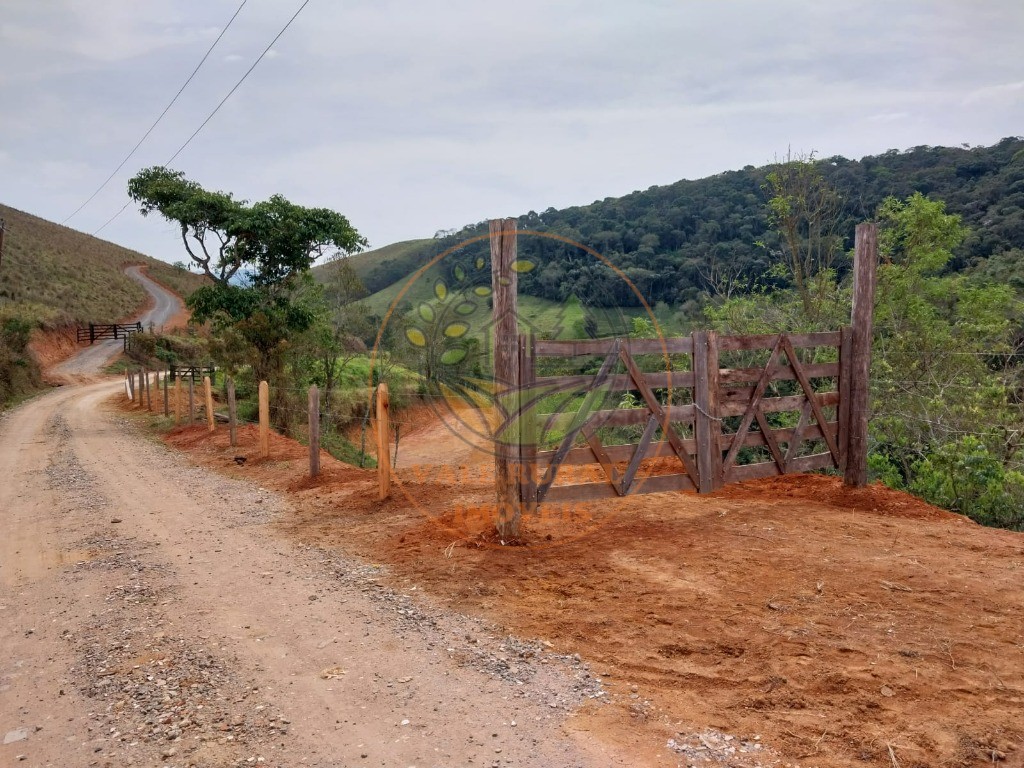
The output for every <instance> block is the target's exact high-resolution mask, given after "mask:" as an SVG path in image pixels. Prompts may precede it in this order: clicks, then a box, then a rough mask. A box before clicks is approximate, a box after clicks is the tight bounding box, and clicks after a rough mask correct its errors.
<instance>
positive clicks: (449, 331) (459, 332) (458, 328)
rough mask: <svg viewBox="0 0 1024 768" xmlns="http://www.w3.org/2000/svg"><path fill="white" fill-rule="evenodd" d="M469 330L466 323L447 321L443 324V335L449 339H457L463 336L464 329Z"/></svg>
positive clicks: (464, 333)
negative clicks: (447, 322)
mask: <svg viewBox="0 0 1024 768" xmlns="http://www.w3.org/2000/svg"><path fill="white" fill-rule="evenodd" d="M468 330H469V326H468V325H467V324H466V323H460V322H455V323H449V324H448V325H446V326H445V329H444V335H445V336H447V337H448V338H449V339H457V338H459V337H460V336H465V335H466V331H468Z"/></svg>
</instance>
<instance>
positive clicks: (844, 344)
mask: <svg viewBox="0 0 1024 768" xmlns="http://www.w3.org/2000/svg"><path fill="white" fill-rule="evenodd" d="M840 333H841V334H842V341H841V343H840V345H839V416H838V418H839V433H838V435H837V437H836V442H838V443H839V453H840V460H839V468H840V469H841V470H843V472H845V471H846V457H847V456H848V455H849V453H850V451H849V448H850V445H849V443H850V362H851V361H850V358H851V354H850V352H851V349H852V343H853V334H852V333H851V329H850V327H849V326H846V327H844V328H843V329H842V330H841V331H840Z"/></svg>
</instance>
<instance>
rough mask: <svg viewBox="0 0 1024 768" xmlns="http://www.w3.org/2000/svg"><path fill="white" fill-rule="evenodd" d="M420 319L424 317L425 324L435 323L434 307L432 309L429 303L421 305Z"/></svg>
mask: <svg viewBox="0 0 1024 768" xmlns="http://www.w3.org/2000/svg"><path fill="white" fill-rule="evenodd" d="M420 317H422V318H423V320H424V321H425V322H428V323H432V322H434V309H433V307H431V306H430V305H429V304H427V303H423V304H420Z"/></svg>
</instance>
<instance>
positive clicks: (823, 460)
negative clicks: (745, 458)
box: [728, 453, 835, 483]
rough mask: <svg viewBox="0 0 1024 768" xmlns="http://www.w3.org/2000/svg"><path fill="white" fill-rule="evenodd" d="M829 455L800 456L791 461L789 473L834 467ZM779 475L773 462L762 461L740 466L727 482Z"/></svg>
mask: <svg viewBox="0 0 1024 768" xmlns="http://www.w3.org/2000/svg"><path fill="white" fill-rule="evenodd" d="M834 466H835V462H834V461H833V460H832V454H831V453H814V454H811V455H810V456H800V457H798V458H796V459H793V461H792V463H791V465H790V471H791V472H811V471H813V470H815V469H827V468H828V467H834ZM778 474H779V468H778V466H777V465H776V464H775V462H774V461H762V462H759V463H757V464H741V465H739V466H736V467H733V468H732V469H731V470H730V471H729V476H728V479H729V482H730V483H738V482H740V481H742V480H754V479H756V478H759V477H774V476H775V475H778Z"/></svg>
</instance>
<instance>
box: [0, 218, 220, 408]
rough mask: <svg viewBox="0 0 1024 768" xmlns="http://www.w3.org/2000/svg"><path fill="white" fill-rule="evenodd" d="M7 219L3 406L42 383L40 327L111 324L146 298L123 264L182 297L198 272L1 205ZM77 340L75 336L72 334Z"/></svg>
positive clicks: (0, 277)
mask: <svg viewBox="0 0 1024 768" xmlns="http://www.w3.org/2000/svg"><path fill="white" fill-rule="evenodd" d="M0 219H3V221H4V223H5V225H6V232H5V236H4V249H3V254H2V259H0V408H3V407H4V406H5V405H6V404H9V403H11V402H13V401H16V400H17V399H19V398H21V397H24V396H26V395H29V394H31V393H32V392H34V391H36V390H37V389H38V388H39V387H41V386H42V377H41V373H40V366H39V364H38V363H37V361H36V358H35V357H34V355H33V354H31V353H30V352H29V342H30V339H31V338H32V337H33V335H34V334H37V333H38V331H39V330H40V329H51V330H53V333H52V334H51V339H54V338H63V337H66V336H67V332H66V331H64V330H61V329H63V328H65V327H66V326H69V325H72V324H77V323H84V322H89V321H93V322H106V323H109V322H115V321H118V320H122V319H127V318H128V317H131V316H132V315H133V314H135V313H136V312H138V311H139V310H140V309H141V308H142V307H143V306H144V305H145V302H146V300H147V298H148V294H147V293H146V292H145V290H143V288H142V286H140V285H139V284H138V283H136V282H135V281H134V280H132V279H131V278H130V277H128V276H127V275H125V274H124V272H123V268H124V267H125V266H128V265H133V264H144V265H145V266H146V268H147V269H146V271H147V272H148V273H149V275H150V276H151V277H152V278H153V279H154V280H156V281H158V282H160V283H163V284H164V285H166V286H167V287H169V288H171V289H172V290H174V291H176V292H178V293H179V294H181V295H182V296H187V295H188V294H189V293H191V292H192V291H194V290H195V289H196V288H198V287H199V286H200V285H202V284H203V278H200V277H199V276H198V275H193V274H190V273H188V272H186V271H184V270H181V269H178V268H177V267H172V266H171V265H169V264H166V263H164V262H162V261H158V260H157V259H153V258H151V257H149V256H145V255H143V254H141V253H138V252H137V251H132V250H129V249H127V248H122V247H121V246H119V245H115V244H114V243H110V242H107V241H106V240H100V239H99V238H96V237H92V236H91V235H86V234H84V233H82V232H76V231H75V230H73V229H69V228H68V227H63V226H61V225H59V224H54V223H53V222H51V221H46V220H45V219H40V218H39V217H38V216H33V215H31V214H29V213H25V212H23V211H19V210H17V209H15V208H9V207H8V206H6V205H0ZM70 340H71V341H74V334H73V333H72V334H71V336H70Z"/></svg>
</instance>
